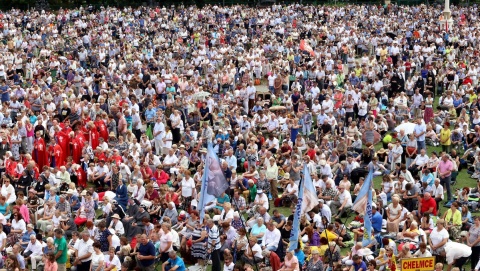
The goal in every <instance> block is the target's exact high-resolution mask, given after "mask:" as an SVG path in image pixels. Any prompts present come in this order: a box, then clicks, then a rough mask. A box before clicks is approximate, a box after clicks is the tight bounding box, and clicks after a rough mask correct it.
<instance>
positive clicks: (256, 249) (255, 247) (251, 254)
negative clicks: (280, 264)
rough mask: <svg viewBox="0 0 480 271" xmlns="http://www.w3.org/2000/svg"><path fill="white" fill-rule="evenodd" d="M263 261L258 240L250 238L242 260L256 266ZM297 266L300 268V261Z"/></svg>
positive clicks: (253, 237)
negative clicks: (256, 263)
mask: <svg viewBox="0 0 480 271" xmlns="http://www.w3.org/2000/svg"><path fill="white" fill-rule="evenodd" d="M287 255H288V254H287ZM262 259H263V256H262V248H261V247H260V245H259V244H258V239H257V238H256V237H255V236H250V238H249V239H248V246H247V250H246V251H245V254H243V257H242V260H243V261H244V262H245V263H248V264H254V263H255V262H260V261H262ZM297 266H298V261H297ZM280 270H281V269H280ZM292 271H293V270H292Z"/></svg>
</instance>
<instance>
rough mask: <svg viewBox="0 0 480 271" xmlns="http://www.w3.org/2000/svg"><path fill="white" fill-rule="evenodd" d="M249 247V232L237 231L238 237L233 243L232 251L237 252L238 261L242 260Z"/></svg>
mask: <svg viewBox="0 0 480 271" xmlns="http://www.w3.org/2000/svg"><path fill="white" fill-rule="evenodd" d="M247 246H248V238H247V231H246V230H245V228H240V229H239V230H238V231H237V237H236V238H235V240H233V242H232V250H233V251H236V253H237V259H238V258H240V257H241V256H242V255H243V254H245V251H246V250H247Z"/></svg>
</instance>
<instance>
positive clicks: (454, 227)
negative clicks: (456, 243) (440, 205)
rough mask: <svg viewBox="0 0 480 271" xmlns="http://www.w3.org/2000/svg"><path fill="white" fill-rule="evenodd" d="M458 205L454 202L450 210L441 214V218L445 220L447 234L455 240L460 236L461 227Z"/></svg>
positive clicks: (460, 214)
mask: <svg viewBox="0 0 480 271" xmlns="http://www.w3.org/2000/svg"><path fill="white" fill-rule="evenodd" d="M458 207H459V206H458V203H457V202H456V201H455V202H453V203H452V205H451V206H450V208H449V209H448V210H447V211H446V212H445V213H444V214H443V216H442V218H443V219H444V220H445V222H446V224H447V226H446V228H447V230H448V233H449V234H450V236H452V238H453V239H454V240H455V239H457V238H458V237H459V235H460V229H461V227H462V213H461V212H460V210H458Z"/></svg>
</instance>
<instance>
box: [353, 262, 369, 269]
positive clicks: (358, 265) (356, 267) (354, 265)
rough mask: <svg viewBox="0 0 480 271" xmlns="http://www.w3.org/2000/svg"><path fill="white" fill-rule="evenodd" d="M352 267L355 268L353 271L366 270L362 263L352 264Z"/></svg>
mask: <svg viewBox="0 0 480 271" xmlns="http://www.w3.org/2000/svg"><path fill="white" fill-rule="evenodd" d="M353 267H354V268H355V271H358V270H360V268H361V269H362V270H364V271H365V270H367V265H366V264H365V262H364V261H362V262H361V263H360V264H356V263H353Z"/></svg>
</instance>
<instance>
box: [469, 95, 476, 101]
mask: <svg viewBox="0 0 480 271" xmlns="http://www.w3.org/2000/svg"><path fill="white" fill-rule="evenodd" d="M476 98H477V94H475V93H473V95H470V98H469V101H470V102H471V103H473V100H474V99H476Z"/></svg>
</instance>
